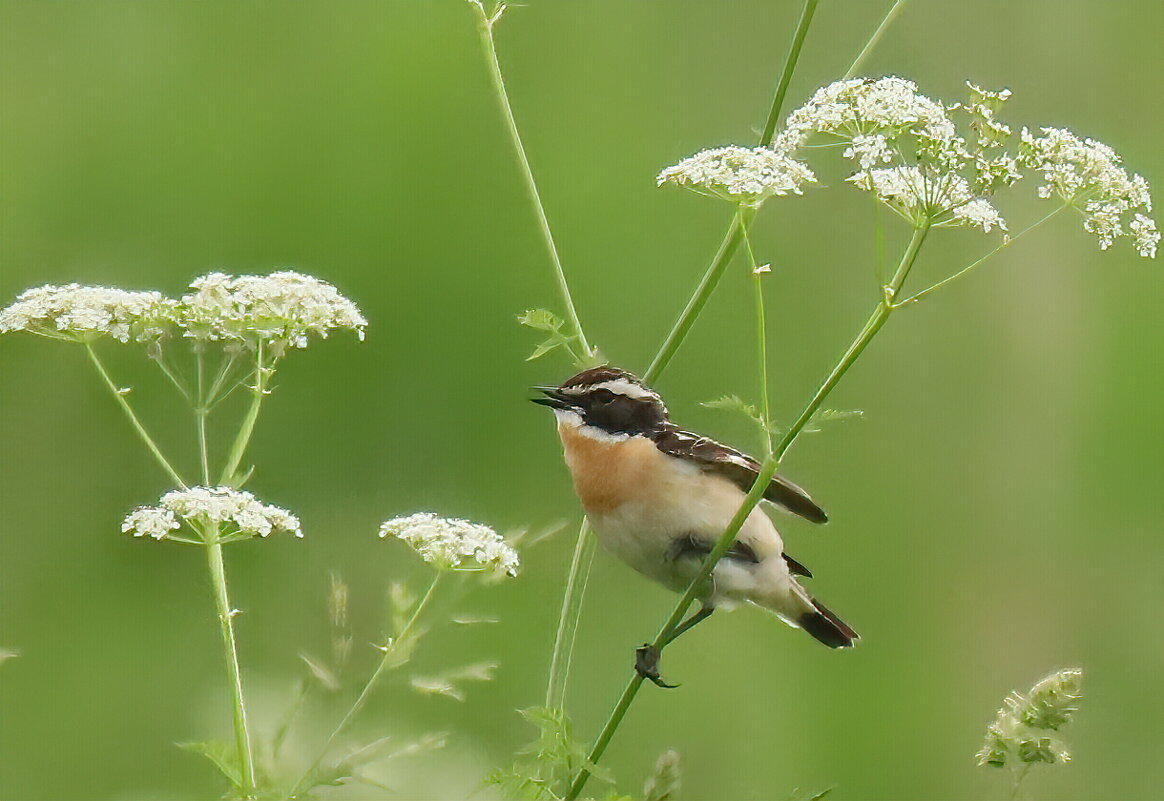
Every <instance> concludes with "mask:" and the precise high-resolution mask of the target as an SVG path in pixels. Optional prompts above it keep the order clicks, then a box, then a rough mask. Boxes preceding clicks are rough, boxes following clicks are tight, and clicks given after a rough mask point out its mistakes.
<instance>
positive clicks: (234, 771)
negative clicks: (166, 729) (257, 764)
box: [177, 740, 242, 787]
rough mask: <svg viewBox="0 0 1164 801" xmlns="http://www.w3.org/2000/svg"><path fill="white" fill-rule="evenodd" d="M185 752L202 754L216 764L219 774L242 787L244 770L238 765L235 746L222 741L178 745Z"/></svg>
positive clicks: (236, 785)
mask: <svg viewBox="0 0 1164 801" xmlns="http://www.w3.org/2000/svg"><path fill="white" fill-rule="evenodd" d="M177 745H178V747H179V748H181V749H182V750H183V751H189V752H190V753H192V754H201V755H202V756H204V757H206V758H207V759H209V760H210V761H211V762H213V763H214V766H215V767H216V768H218V770H219V772H220V773H221V774H222V775H223V776H225V777H226V778H227V779H229V780H230V783H231V784H233V785H234V786H235V787H242V768H241V767H240V765H239V763H238V754H237V753H236V752H235V750H234V746H233V745H231V744H229V743H224V742H222V741H221V740H210V741H208V742H204V743H178V744H177Z"/></svg>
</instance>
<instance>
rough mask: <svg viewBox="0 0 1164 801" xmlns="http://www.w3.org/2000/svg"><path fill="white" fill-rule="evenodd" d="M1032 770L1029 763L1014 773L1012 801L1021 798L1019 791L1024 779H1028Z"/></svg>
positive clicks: (1011, 790)
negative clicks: (1028, 774)
mask: <svg viewBox="0 0 1164 801" xmlns="http://www.w3.org/2000/svg"><path fill="white" fill-rule="evenodd" d="M1030 769H1031V763H1030V762H1028V763H1026V764H1025V765H1023V766H1022V767H1021V768H1020V769H1019V770H1017V771H1014V783H1013V784H1011V786H1010V801H1015V800H1016V799H1017V798H1018V797H1019V790H1020V789H1021V788H1022V786H1023V779H1025V778H1026V777H1027V773H1028V772H1029V771H1030Z"/></svg>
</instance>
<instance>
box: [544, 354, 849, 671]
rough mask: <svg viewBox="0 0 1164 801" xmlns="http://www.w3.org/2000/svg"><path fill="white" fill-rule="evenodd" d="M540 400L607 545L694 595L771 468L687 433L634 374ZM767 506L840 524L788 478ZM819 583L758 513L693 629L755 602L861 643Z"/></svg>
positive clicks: (599, 373) (816, 630) (579, 379)
mask: <svg viewBox="0 0 1164 801" xmlns="http://www.w3.org/2000/svg"><path fill="white" fill-rule="evenodd" d="M535 389H536V390H537V391H539V392H542V393H543V394H544V395H545V397H542V398H535V399H534V402H535V403H539V404H542V405H544V406H549V407H550V408H552V409H553V410H554V416H555V417H556V418H557V421H558V434H559V435H560V436H561V439H562V446H563V449H564V451H565V457H566V464H567V465H568V466H569V468H570V473H571V474H572V475H573V478H574V488H575V490H576V491H577V493H578V497H579V498H580V499H581V501H582V506H583V508H584V509H585V510H586V514H587V515H588V516H589V518H590V523H591V525H592V526H593V528H594V532H595V534H597V536H598V541H599V542H600V543H601V544H602V546H603V547H604V548H605V549H606V550H607V551H610V552H611V553H612V554H614V555H615V556H617V557H619V558H620V559H622V560H623V561H624V562H626V563H627V564H628V565H630V566H631V567H633V568H634V569H635V570H637V571H639V572H640V573H642V574H644V575H646V576H648V577H650V578H652V579H654V580H655V581H658V582H659V583H661V584H663V585H664V586H666V587H669V588H670V589H672V590H674V591H676V592H683V591H685V590H686V589H687V587H688V585H689V584H690V583H691V580H692V579H693V578H695V575H696V573H697V572H698V570H699V567H700V565H701V564H702V563H703V560H704V558H705V557H706V556H707V554H708V553H710V552H711V549H712V547H713V546H714V545H715V543H716V541H717V540H718V539H719V537H720V535H721V534H722V533H723V531H724V529H726V528H727V526H728V522H729V521H730V520H731V518H732V517H733V516H734V515H735V513H736V512H737V511H738V510H739V508H740V505H741V504H742V503H743V500H744V495H745V494H746V493H747V491H748V490H749V489H750V488H751V486H752V483H753V482H754V481H755V479H756V475H757V472H758V471H759V469H760V465H759V463H758V462H756V460H755V459H752V458H751V457H749V456H746V455H745V454H742V453H740V452H739V451H736V450H733V449H732V448H729V447H727V446H726V445H721V444H720V443H718V442H715V441H714V440H711V439H708V438H707V437H701V436H699V435H698V434H692V433H690V432H687V431H684V430H682V429H680V428H679V427H678V426H676V425H675V424H674V423H672V422H671V421H670V420H669V419H668V416H667V407H666V406H665V405H664V404H663V400H662V398H660V397H659V395H658V394H657V393H655V392H654V391H652V390H651V389H649V388H647V387H645V386H643V384H642V382H641V381H639V379H637V378H636V377H635V376H633V375H631V374H630V373H628V372H626V371H625V370H620V369H618V368H615V367H595V368H592V369H589V370H584V371H583V372H581V373H578V374H577V375H575V376H574V377H572V378H570V379H568V380H567V381H566V382H565V383H563V384H562V385H560V386H557V387H536V388H535ZM764 498H765V499H766V500H768V501H771V502H772V503H774V504H776V505H778V506H782V507H783V508H785V509H787V510H788V511H790V512H792V513H794V514H797V515H800V516H801V517H803V518H806V519H808V520H811V521H812V522H814V523H824V522H826V521H827V520H828V518H827V517H826V515H825V513H824V510H822V509H821V508H820V507H819V506H817V504H816V503H815V502H814V501H813V500H812V498H810V497H809V496H808V493H806V492H805V491H804V490H802V489H801V488H800V487H798V486H796V485H795V484H793V483H791V482H789V481H786V480H785V479H783V478H781V477H780V476H776V477H774V478H773V479H772V482H771V484H770V485H769V486H768V489H767V490H766V491H765V493H764ZM811 575H812V574H811V573H809V571H808V569H807V568H805V567H804V566H803V565H801V564H800V563H799V562H797V561H796V560H794V559H793V558H792V557H790V556H788V555H787V554H785V553H784V544H783V542H782V541H781V539H780V534H779V533H778V532H777V531H776V527H775V526H774V525H773V524H772V521H771V520H770V519H769V518H768V516H767V515H766V514H765V513H764V512H763V511H762V510H761V509H760V508H759V507H757V508H755V509H753V510H752V512H751V514H750V515H748V518H747V520H746V521H745V522H744V525H743V526H742V527H741V529H740V532H739V536H738V537H737V538H736V541H735V543H734V544H733V545H732V546H731V549H730V550H729V551H728V552H727V554H726V555H725V556H724V558H723V559H721V560H720V561H719V563H718V564H717V565H716V566H715V570H714V572H713V573H712V582H711V585H712V586H711V588H710V591H709V592H708V593H706V595H705V597H703V598H701V599H700V600H701V601H702V602H703V608H702V609H701V610H700V612H698V613H696V614H695V615H693V616H692V619H691V620H690V621H689V622H688V623H685V624H684V627H683V630H686V628H689V627H690V625H694V623H695V622H698V621H699V620H702V619H703V618H705V617H706V616H707V615H709V614H711V611H712V610H714V609H715V608H716V607H724V608H731V607H732V606H735V605H736V604H739V603H741V602H750V603H753V604H756V605H758V606H761V607H764V608H765V609H770V610H771V611H773V612H775V613H776V614H777V615H778V616H779V617H780V618H781V619H782V620H784V621H785V622H786V623H788V624H789V625H791V626H794V627H799V628H802V629H804V630H805V631H807V632H808V633H809V634H811V635H812V636H813V637H815V638H816V639H817V640H819V641H820V642H822V643H824V644H825V645H827V646H829V647H830V648H845V647H848V646H851V645H852V644H853V642H854V641H855V640H856V639H857V636H858V635H857V633H856V632H855V631H853V629H851V628H850V627H849V626H848V625H846V624H845V623H844V622H842V621H841V620H840V618H838V617H837V616H836V615H834V614H833V613H832V612H830V611H829V610H828V609H826V608H825V607H824V606H823V605H822V604H820V603H819V602H818V601H816V600H814V599H813V597H812V596H811V595H809V594H808V591H807V590H805V589H804V587H802V586H801V585H800V583H799V582H798V581H797V578H796V577H797V576H804V577H806V578H808V577H811ZM640 672H642V671H641V670H640ZM644 675H646V674H644ZM657 676H658V673H657V671H656V672H655V673H654V675H653V676H651V678H653V679H657Z"/></svg>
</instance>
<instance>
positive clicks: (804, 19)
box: [760, 0, 817, 147]
mask: <svg viewBox="0 0 1164 801" xmlns="http://www.w3.org/2000/svg"><path fill="white" fill-rule="evenodd" d="M816 4H817V0H806V2H805V4H804V9H803V10H802V11H801V12H800V22H798V23H797V24H796V32H795V33H794V34H792V44H791V45H790V46H789V48H788V58H786V59H785V60H784V70H783V71H782V72H781V73H780V81H779V82H778V83H777V84H776V93H775V95H773V97H772V106H771V107H770V108H769V109H768V120H767V122H765V123H764V133H763V134H762V135H761V136H760V146H761V147H767V146H768V145H770V144H772V137H773V136H775V135H776V126H777V125H778V124H779V123H780V112H781V110H782V109H783V107H784V98H785V97H787V96H788V85H789V84H790V83H792V73H793V72H795V70H796V62H797V61H798V60H800V48H802V47H803V46H804V37H806V36H807V35H808V26H809V25H811V24H812V15H813V13H814V12H815V11H816Z"/></svg>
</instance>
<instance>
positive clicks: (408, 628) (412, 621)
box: [287, 570, 444, 799]
mask: <svg viewBox="0 0 1164 801" xmlns="http://www.w3.org/2000/svg"><path fill="white" fill-rule="evenodd" d="M443 575H444V572H443V571H439V570H438V571H436V573H434V575H433V579H432V582H431V583H430V584H429V585H428V590H426V591H425V593H424V597H422V598H421V599H420V603H418V604H417V605H416V608H415V609H413V610H412V615H411V616H410V617H409V618H408V620H407V621H406V622H405V624H404V626H403V627H402V628H401V629H400V631H399V632H398V633H397V635H396V636H395V637H394V638H392V639H391V640H390V641H389V642H388V644H387V645H385V646H384V647H383V651H384V655H383V657H381V659H380V663H379V664H378V665H376V669H375V670H374V671H372V675H371V676H370V677H369V678H368V681H367V682H366V683H365V684H364V687H363V689H362V690H360V694H359V695H358V696H356V700H355V701H354V702H353V703H352V705H351V707H350V708H349V709H348V711H347V713H345V714H344V716H343V718H341V719H340V722H339V723H337V724H336V727H335V728H334V729H332V732H331V734H330V735H328V738H327V740H326V741H324V743H323V747H322V748H321V749H320V750H319V755H318V756H316V757H315V759H314V760H312V762H311V767H309V768H308V769H307V771H306V772H305V773H304V774H303V775H302V776H300V777H299V780H298V781H297V782H295V786H294V787H292V788H291V793H290V794H289V795H288V796H287V798H288V799H292V798H295V797H297V796H298V794H299V792H300V791H301V790H303V789H304V786H305V785H304V783H305V782H307V781H308V780H309V779H310V778H311V777H312V775H313V774H314V773H315V772H316V770H318V769H319V766H320V764H322V763H323V760H324V758H325V757H326V756H327V754H328V751H330V750H331V747H332V745H333V744H334V743H335V740H336V738H337V737H339V736H340V735H341V734H343V733H344V732H345V731H346V730H347V728H348V726H349V725H351V722H352V720H353V719H355V717H356V715H358V714H359V713H360V710H362V709H363V708H364V705H365V704H366V703H367V702H368V698H369V697H370V696H371V695H372V691H373V690H374V689H375V687H376V685H377V683H378V682H379V681H380V677H381V676H382V675H383V674H384V672H385V671H386V670H388V668H389V666H390V665H391V664H392V657H393V654H394V653H395V646H396V644H397V643H401V642H405V641H406V640H407V638H408V636H409V635H410V634H411V633H412V629H413V627H414V626H415V625H416V621H417V620H419V619H420V615H421V613H422V612H424V610H425V607H427V606H428V602H429V601H430V600H431V599H432V597H433V594H434V592H435V591H436V588H437V585H438V584H439V583H440V580H441V577H442V576H443Z"/></svg>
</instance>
